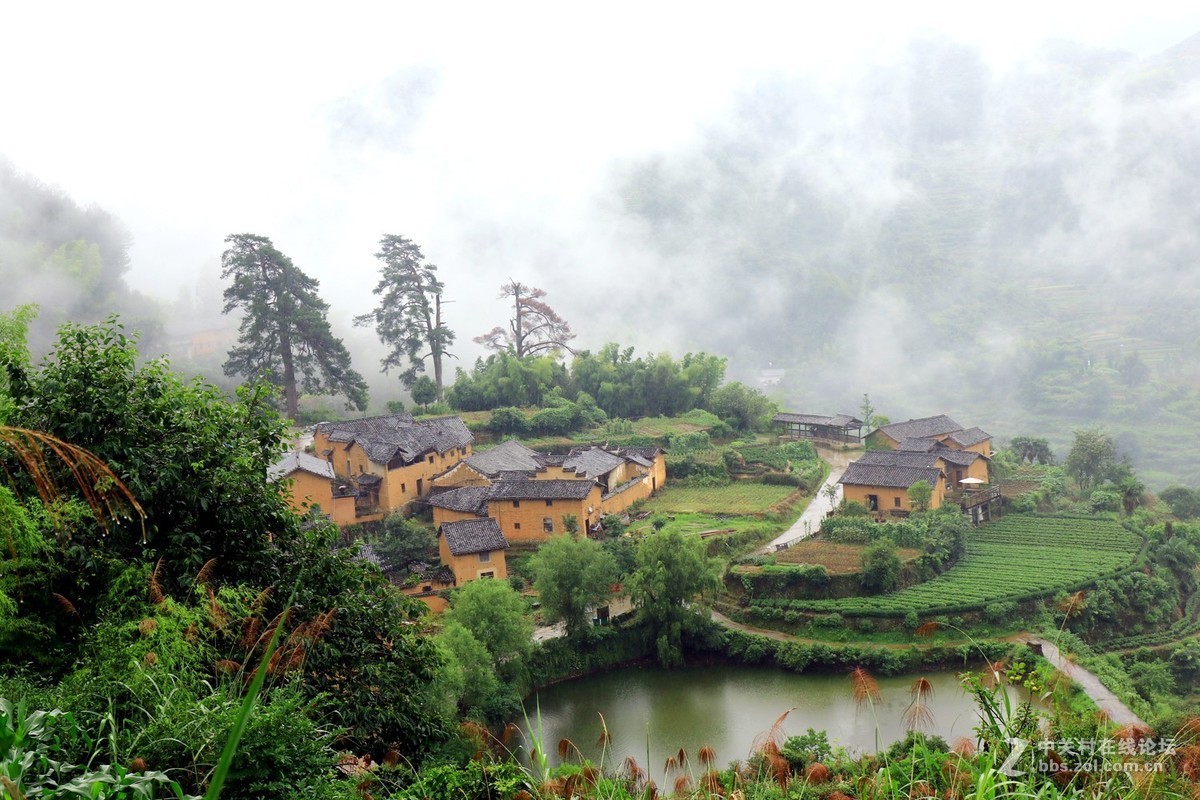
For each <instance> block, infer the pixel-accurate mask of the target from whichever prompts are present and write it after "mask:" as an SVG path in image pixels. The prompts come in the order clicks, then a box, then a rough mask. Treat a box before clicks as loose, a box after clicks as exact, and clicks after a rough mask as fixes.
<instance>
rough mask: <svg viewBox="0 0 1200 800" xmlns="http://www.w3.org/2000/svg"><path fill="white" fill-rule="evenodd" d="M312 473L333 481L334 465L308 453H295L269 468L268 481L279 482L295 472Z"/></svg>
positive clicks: (289, 454)
mask: <svg viewBox="0 0 1200 800" xmlns="http://www.w3.org/2000/svg"><path fill="white" fill-rule="evenodd" d="M297 471H299V472H310V473H312V474H313V475H316V476H317V477H319V478H329V479H330V480H333V465H332V464H330V463H329V462H328V461H323V460H322V459H319V458H317V457H316V456H310V455H309V454H308V453H300V452H296V451H293V452H291V453H288V454H287V455H285V456H284V457H283V458H281V459H279V460H278V461H276V462H275V463H274V464H272V465H271V466H269V467H267V480H270V481H278V480H282V479H283V478H286V477H287V476H288V475H291V474H292V473H293V472H297Z"/></svg>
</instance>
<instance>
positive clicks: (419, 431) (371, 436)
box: [313, 414, 474, 522]
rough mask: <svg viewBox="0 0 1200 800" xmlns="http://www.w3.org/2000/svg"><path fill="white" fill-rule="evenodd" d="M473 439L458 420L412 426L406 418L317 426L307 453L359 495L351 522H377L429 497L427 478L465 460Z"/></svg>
mask: <svg viewBox="0 0 1200 800" xmlns="http://www.w3.org/2000/svg"><path fill="white" fill-rule="evenodd" d="M473 441H474V437H473V436H472V435H471V432H470V431H469V430H467V426H466V425H465V424H464V423H463V421H462V419H461V418H459V417H440V418H438V419H428V420H421V421H419V422H418V421H416V420H414V419H413V417H412V415H410V414H390V415H387V416H381V417H368V418H366V419H359V420H350V421H348V422H323V423H321V424H320V425H318V426H317V428H316V431H315V433H314V434H313V449H314V450H315V451H316V454H317V455H318V456H319V457H321V458H323V459H325V460H326V461H328V462H329V464H330V465H331V466H332V467H333V469H334V472H335V473H337V475H338V477H340V478H342V479H344V480H347V481H353V482H354V483H355V484H356V485H357V487H358V491H359V496H358V511H357V521H359V522H367V521H370V520H375V519H380V518H382V517H384V516H386V515H387V514H390V513H392V512H394V511H400V510H404V509H406V508H407V507H408V506H409V505H410V504H411V503H412V502H414V501H416V500H417V499H419V498H422V497H424V496H425V495H427V494H429V492H430V490H431V489H433V486H434V484H433V479H434V478H435V477H436V476H438V475H441V474H443V473H445V472H448V471H449V470H452V469H453V468H454V467H456V466H458V465H459V463H461V462H462V461H463V459H465V458H467V457H468V456H470V455H471V444H472V442H473Z"/></svg>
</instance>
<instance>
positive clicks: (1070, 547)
mask: <svg viewBox="0 0 1200 800" xmlns="http://www.w3.org/2000/svg"><path fill="white" fill-rule="evenodd" d="M1141 546H1142V540H1141V538H1140V537H1138V536H1136V535H1134V534H1132V533H1130V532H1129V531H1127V530H1125V529H1124V528H1123V527H1121V525H1120V523H1118V522H1116V521H1114V520H1106V519H1096V518H1091V517H1088V518H1069V517H1037V516H1011V517H1006V518H1005V519H1003V520H1000V521H999V522H994V523H990V524H988V525H984V526H983V527H980V528H979V529H977V530H975V531H973V532H972V533H971V534H970V536H969V537H968V539H967V553H966V555H965V556H964V557H963V558H962V559H961V560H960V561H959V563H958V564H956V565H955V566H954V567H952V568H950V569H949V570H947V571H946V572H944V573H942V574H941V575H939V576H937V577H936V578H933V579H932V580H930V581H927V582H926V583H922V584H918V585H916V586H912V587H909V588H908V589H903V590H901V591H899V592H896V593H894V594H889V595H880V596H876V597H849V598H844V599H841V600H758V601H755V602H754V605H755V606H760V607H762V608H784V609H791V610H796V611H817V612H834V611H837V612H840V613H843V614H853V615H862V616H894V615H899V614H906V613H908V612H910V611H915V612H917V613H918V614H945V613H957V612H962V611H970V610H973V609H978V608H982V607H983V606H985V605H987V604H989V603H993V602H997V601H1023V600H1032V599H1034V598H1037V597H1043V596H1046V595H1050V594H1054V593H1055V592H1057V591H1060V590H1068V591H1070V590H1075V589H1078V588H1082V587H1083V586H1085V585H1087V584H1089V583H1092V582H1094V581H1096V580H1098V579H1100V578H1103V577H1107V576H1109V575H1112V574H1114V573H1116V572H1120V571H1122V570H1124V569H1126V568H1128V567H1130V566H1131V565H1132V564H1133V562H1134V559H1135V558H1136V556H1137V554H1138V551H1139V550H1140V549H1141Z"/></svg>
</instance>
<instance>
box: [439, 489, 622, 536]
mask: <svg viewBox="0 0 1200 800" xmlns="http://www.w3.org/2000/svg"><path fill="white" fill-rule="evenodd" d="M601 494H602V492H601V489H600V485H599V484H598V483H596V482H595V481H589V480H540V481H539V480H529V479H512V478H506V479H504V480H498V481H496V482H495V483H493V484H492V485H491V486H464V487H462V488H459V489H450V490H449V491H445V492H440V493H438V494H435V495H433V496H432V497H430V498H429V505H430V506H432V507H433V523H434V525H436V526H438V527H439V528H440V527H441V526H443V525H445V524H446V523H450V522H458V521H463V520H471V519H479V518H483V517H487V518H490V519H493V520H495V521H496V524H497V525H499V527H500V531H501V532H502V533H503V534H504V538H505V539H507V540H508V541H509V542H512V543H521V544H541V543H542V542H545V541H546V540H548V539H549V538H550V537H551V536H554V535H556V534H560V533H565V532H566V530H567V522H568V520H567V517H569V516H570V517H574V518H575V524H576V525H577V526H578V531H579V532H580V533H583V532H585V531H587V529H588V527H587V526H588V525H589V524H593V525H594V524H595V523H597V522H599V519H600V513H599V509H600V497H601Z"/></svg>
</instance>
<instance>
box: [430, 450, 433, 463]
mask: <svg viewBox="0 0 1200 800" xmlns="http://www.w3.org/2000/svg"><path fill="white" fill-rule="evenodd" d="M429 463H430V464H432V463H433V454H432V453H430V454H429Z"/></svg>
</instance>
